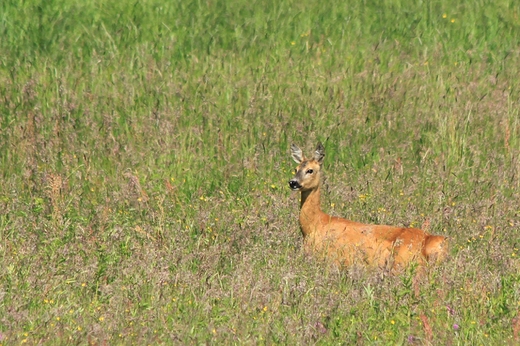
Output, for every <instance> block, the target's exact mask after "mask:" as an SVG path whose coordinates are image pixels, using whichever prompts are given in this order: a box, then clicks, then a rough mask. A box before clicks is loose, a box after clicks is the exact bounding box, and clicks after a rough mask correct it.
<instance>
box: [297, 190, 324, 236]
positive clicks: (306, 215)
mask: <svg viewBox="0 0 520 346" xmlns="http://www.w3.org/2000/svg"><path fill="white" fill-rule="evenodd" d="M301 194H302V195H301V204H300V226H301V229H302V233H303V236H304V237H306V236H308V235H309V234H311V233H313V232H315V231H317V230H319V228H320V220H321V217H322V215H323V214H324V213H323V211H322V210H321V206H320V187H319V186H318V187H317V188H315V189H312V190H308V191H302V193H301Z"/></svg>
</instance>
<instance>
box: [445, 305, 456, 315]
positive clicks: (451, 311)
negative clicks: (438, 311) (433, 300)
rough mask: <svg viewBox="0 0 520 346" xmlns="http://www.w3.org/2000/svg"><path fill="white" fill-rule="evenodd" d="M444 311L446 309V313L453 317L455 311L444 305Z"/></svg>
mask: <svg viewBox="0 0 520 346" xmlns="http://www.w3.org/2000/svg"><path fill="white" fill-rule="evenodd" d="M446 309H448V313H449V314H450V315H451V316H453V315H455V309H453V308H452V307H451V306H449V305H446Z"/></svg>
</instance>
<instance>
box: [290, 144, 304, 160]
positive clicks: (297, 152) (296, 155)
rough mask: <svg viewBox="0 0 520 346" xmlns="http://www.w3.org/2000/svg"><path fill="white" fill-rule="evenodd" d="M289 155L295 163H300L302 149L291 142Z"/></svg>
mask: <svg viewBox="0 0 520 346" xmlns="http://www.w3.org/2000/svg"><path fill="white" fill-rule="evenodd" d="M291 156H292V158H293V160H294V161H295V162H296V163H301V162H302V161H303V160H304V158H303V153H302V150H301V149H300V148H298V146H297V145H294V144H291Z"/></svg>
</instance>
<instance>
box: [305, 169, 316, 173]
mask: <svg viewBox="0 0 520 346" xmlns="http://www.w3.org/2000/svg"><path fill="white" fill-rule="evenodd" d="M305 173H307V174H312V173H314V171H313V170H312V169H308V170H307V172H305Z"/></svg>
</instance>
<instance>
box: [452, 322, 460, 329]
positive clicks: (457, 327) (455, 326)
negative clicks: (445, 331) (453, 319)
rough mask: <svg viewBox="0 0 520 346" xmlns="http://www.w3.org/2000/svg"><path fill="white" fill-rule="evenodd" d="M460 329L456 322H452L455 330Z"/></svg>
mask: <svg viewBox="0 0 520 346" xmlns="http://www.w3.org/2000/svg"><path fill="white" fill-rule="evenodd" d="M459 329H460V326H459V325H458V324H457V323H454V324H453V330H455V331H457V330H459Z"/></svg>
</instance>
